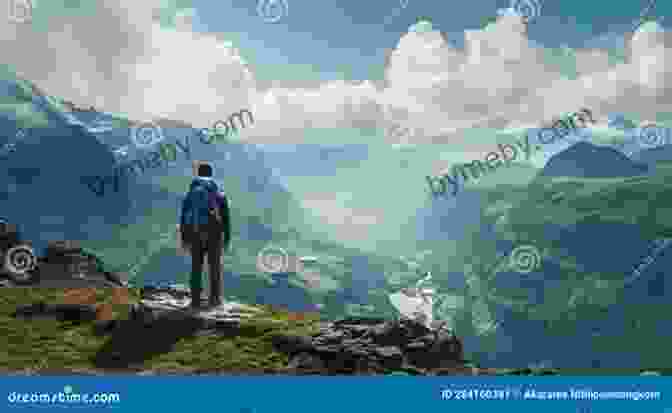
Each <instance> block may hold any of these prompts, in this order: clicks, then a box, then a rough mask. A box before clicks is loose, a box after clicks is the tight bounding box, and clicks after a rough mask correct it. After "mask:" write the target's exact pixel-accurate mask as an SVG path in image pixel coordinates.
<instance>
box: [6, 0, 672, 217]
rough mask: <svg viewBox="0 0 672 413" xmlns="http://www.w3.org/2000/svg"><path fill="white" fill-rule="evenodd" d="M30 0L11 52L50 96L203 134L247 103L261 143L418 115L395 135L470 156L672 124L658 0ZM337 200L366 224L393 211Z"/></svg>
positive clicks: (316, 137) (14, 29)
mask: <svg viewBox="0 0 672 413" xmlns="http://www.w3.org/2000/svg"><path fill="white" fill-rule="evenodd" d="M27 1H28V0H0V3H2V4H1V6H2V8H0V10H1V12H6V13H8V16H7V17H8V18H7V19H4V18H0V53H2V54H1V55H2V58H3V63H5V64H9V65H11V66H12V67H13V68H14V70H15V71H16V72H17V73H19V74H20V75H21V76H23V77H24V78H26V79H28V80H30V81H32V82H34V83H36V84H37V85H38V86H40V87H41V88H42V89H44V90H45V91H47V93H48V94H50V95H52V96H58V97H62V98H65V99H68V100H71V101H73V102H76V103H78V104H80V105H84V106H88V105H94V106H96V108H98V109H99V110H103V111H106V112H111V113H118V114H123V115H126V116H128V117H129V118H130V119H133V120H138V121H147V120H152V119H155V118H158V117H162V118H170V119H174V120H180V121H186V122H188V123H190V124H192V125H193V126H194V127H199V128H201V127H210V126H211V125H212V124H213V123H214V122H215V121H216V120H218V119H223V118H226V117H228V115H229V114H230V113H232V112H234V111H238V110H240V109H244V108H247V109H250V110H251V111H252V112H253V113H254V117H255V121H256V122H255V124H254V127H251V128H247V129H245V130H244V133H242V134H241V136H240V137H241V139H244V140H246V141H249V142H255V143H289V142H291V143H330V144H338V143H340V142H339V139H341V137H343V136H344V135H345V134H344V133H310V134H308V133H303V131H304V129H306V128H312V129H313V130H314V129H328V130H330V131H332V132H333V131H334V130H336V131H338V130H339V129H342V130H353V129H354V128H379V129H382V130H384V129H386V128H388V127H391V126H392V125H395V124H401V125H404V127H407V128H410V129H411V130H412V131H413V133H412V134H411V135H410V137H409V136H407V135H406V136H404V135H403V134H401V135H400V134H391V135H390V136H388V137H387V138H386V139H387V142H388V143H390V144H423V143H441V144H446V145H448V146H446V147H448V148H450V152H451V154H459V157H460V158H461V159H463V160H469V159H481V158H483V154H485V153H488V152H490V151H491V150H492V148H493V145H494V142H495V139H497V138H496V136H494V134H490V133H485V134H473V133H470V132H473V130H474V128H475V129H478V128H527V127H538V126H540V125H541V124H543V123H545V122H548V121H549V120H550V119H551V118H553V117H556V116H558V115H561V114H564V113H568V112H574V111H577V110H578V109H579V108H582V107H585V108H590V110H591V111H592V112H593V114H594V115H595V117H596V118H598V120H601V121H603V120H604V119H605V118H606V116H607V115H609V114H610V113H614V112H619V113H624V114H626V115H627V116H630V117H632V118H633V119H638V120H640V121H642V120H656V119H660V118H665V117H666V116H667V118H668V119H669V113H667V112H668V110H667V107H668V106H669V104H670V103H671V102H670V100H672V99H671V98H672V95H671V94H670V90H669V89H670V87H671V83H670V82H671V78H670V71H671V70H672V66H671V63H670V62H671V60H670V58H671V57H672V50H670V47H672V43H671V42H670V34H669V33H668V32H667V31H665V29H666V28H668V27H667V25H668V24H669V21H668V20H669V19H667V20H662V21H661V20H660V19H659V23H660V24H658V25H657V24H656V23H651V24H648V25H647V26H646V29H647V30H646V32H641V33H637V34H636V35H635V36H634V37H633V36H631V34H630V33H629V31H630V30H631V28H632V27H633V23H635V22H636V21H637V19H638V16H639V15H640V12H641V10H642V9H643V8H644V7H645V6H646V3H647V2H648V0H641V1H637V0H633V1H627V2H626V1H613V0H596V1H593V2H587V1H585V0H582V1H579V0H562V1H560V0H546V1H543V0H525V2H526V3H519V4H521V5H522V7H520V8H519V10H523V12H524V13H527V14H530V13H532V14H533V16H532V17H533V18H532V19H531V20H530V21H529V22H527V23H526V22H525V21H524V19H523V18H522V17H521V16H520V15H519V13H512V12H511V11H510V9H509V8H510V6H511V5H510V4H509V0H475V1H469V2H459V3H458V2H454V1H435V0H409V1H405V0H370V1H367V2H362V1H354V0H338V1H335V0H320V1H308V0H284V1H286V2H287V3H288V12H287V13H285V14H284V15H281V16H280V18H279V19H274V18H272V17H274V16H271V17H268V15H269V14H273V13H276V12H277V11H278V10H280V12H281V13H282V9H283V8H282V5H280V6H279V7H278V5H277V4H276V5H275V6H273V5H271V6H270V7H266V6H268V4H262V6H263V7H261V8H259V7H258V4H257V0H245V1H242V0H196V1H188V0H185V1H182V0H169V1H162V0H142V1H139V0H32V16H31V18H30V19H28V20H27V21H24V22H16V21H12V20H11V19H9V17H10V14H11V13H9V11H10V10H12V6H13V5H14V6H16V3H17V2H27ZM262 1H266V2H268V1H271V0H262ZM272 1H275V2H276V3H278V2H281V1H283V0H272ZM399 1H401V3H399ZM514 1H518V0H514ZM658 3H660V4H658V5H657V6H656V9H655V10H653V12H652V15H653V16H654V17H658V18H660V17H663V16H665V17H667V16H668V15H669V14H670V12H672V3H670V2H666V3H667V5H665V4H663V3H664V2H662V1H660V0H659V1H658ZM260 9H261V10H262V12H261V13H260V12H259V10H260ZM14 10H16V7H14ZM507 10H508V11H507ZM266 12H268V13H266ZM265 13H266V14H265ZM264 16H266V18H264ZM15 20H16V19H15ZM24 20H26V19H24ZM420 20H427V21H431V23H427V22H423V23H418V21H420ZM623 57H625V60H623ZM363 136H365V137H364V138H363V139H369V138H366V135H363ZM369 136H370V135H369ZM371 139H372V138H371ZM325 140H327V141H328V142H324V141H325ZM362 143H366V142H362ZM456 156H457V155H456ZM453 161H454V159H451V160H450V161H449V163H450V162H453ZM444 163H445V159H444V161H441V162H438V163H437V165H435V167H436V168H438V169H443V168H445V167H446V165H444ZM433 167H434V166H433ZM428 172H429V171H428ZM423 178H424V177H418V185H421V182H420V181H422V179H423ZM371 179H373V178H371ZM392 193H393V192H392ZM332 198H333V197H332ZM311 199H312V200H313V202H318V205H317V206H318V207H319V208H317V209H320V208H322V209H325V208H324V206H322V204H319V202H321V201H320V200H321V199H323V197H322V198H320V197H313V198H310V199H308V201H310V200H311ZM334 208H341V209H338V211H341V210H343V211H341V212H342V213H334V214H333V215H334V216H337V218H338V219H336V221H337V222H340V223H342V222H343V220H344V219H345V218H344V217H346V216H350V215H359V216H360V218H361V219H362V220H364V221H366V222H365V223H363V224H362V225H363V226H364V227H369V226H370V224H371V223H374V224H375V222H376V220H375V219H373V218H372V217H375V216H377V215H380V214H376V213H367V214H352V210H351V209H344V208H343V206H342V205H341V204H339V205H335V206H334ZM332 212H333V211H332ZM364 224H366V225H364ZM353 225H354V224H353Z"/></svg>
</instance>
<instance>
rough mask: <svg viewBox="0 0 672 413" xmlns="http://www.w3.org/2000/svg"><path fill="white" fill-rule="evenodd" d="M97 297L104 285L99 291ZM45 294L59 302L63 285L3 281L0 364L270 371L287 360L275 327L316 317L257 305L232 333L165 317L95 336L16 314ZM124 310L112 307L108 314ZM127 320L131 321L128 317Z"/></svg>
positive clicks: (300, 330)
mask: <svg viewBox="0 0 672 413" xmlns="http://www.w3.org/2000/svg"><path fill="white" fill-rule="evenodd" d="M97 294H98V296H99V297H98V298H99V300H98V302H102V301H103V300H105V299H106V298H109V296H110V294H111V293H110V291H103V290H101V291H98V292H97ZM39 300H44V301H45V302H47V303H62V302H64V292H63V291H62V290H60V291H59V290H53V289H52V290H34V289H27V288H16V289H14V288H5V289H2V296H0V371H5V372H9V371H13V372H19V371H20V372H26V373H31V372H32V373H36V374H49V373H51V372H55V373H58V372H64V371H65V372H82V373H86V372H106V373H112V372H134V371H154V372H156V373H178V374H179V373H208V372H212V373H215V372H226V373H228V374H235V373H263V372H266V373H272V372H274V371H276V370H278V369H280V368H282V367H283V366H284V365H286V363H287V356H286V355H284V354H282V353H279V352H276V351H274V349H273V348H272V346H271V342H270V338H271V336H272V335H274V334H276V333H281V332H282V333H296V334H309V333H310V332H311V329H312V328H314V327H316V321H317V316H316V315H314V316H313V315H310V314H308V315H306V316H305V318H304V319H303V320H300V319H299V320H296V319H295V318H296V317H295V316H294V315H293V314H292V313H288V312H285V311H281V310H278V309H271V308H263V307H262V309H263V310H264V313H262V314H261V315H260V316H257V317H256V318H255V319H254V320H252V321H247V322H244V323H243V324H242V325H241V328H240V331H239V332H238V333H237V335H236V336H231V337H224V336H215V335H209V336H208V335H198V334H196V329H195V328H194V327H193V325H189V324H185V323H176V322H174V321H171V322H169V323H170V325H169V326H168V325H164V326H163V327H167V328H162V326H160V325H159V326H156V327H154V326H153V327H151V328H144V327H129V328H123V327H122V328H120V329H119V330H120V331H115V332H114V333H113V334H112V335H107V336H96V335H95V334H94V332H93V329H92V323H84V324H80V325H75V324H73V323H68V322H61V321H58V320H55V319H50V318H35V319H32V320H24V319H16V318H13V317H11V313H12V312H13V311H14V310H15V309H16V306H17V305H21V304H29V303H32V302H35V301H39ZM127 315H128V310H127V309H124V308H117V309H116V310H115V314H114V316H115V318H118V319H122V320H123V319H126V318H127ZM129 325H130V323H129Z"/></svg>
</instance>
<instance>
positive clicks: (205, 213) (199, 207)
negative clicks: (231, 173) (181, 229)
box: [180, 178, 219, 226]
mask: <svg viewBox="0 0 672 413" xmlns="http://www.w3.org/2000/svg"><path fill="white" fill-rule="evenodd" d="M218 191H219V188H217V184H216V183H215V182H214V181H212V180H209V179H202V178H196V179H194V180H193V181H192V182H191V186H190V188H189V192H188V193H187V196H186V197H185V199H184V201H183V202H182V218H181V222H180V223H181V224H182V225H195V226H198V225H207V224H208V222H209V217H210V195H211V194H212V193H217V192H218Z"/></svg>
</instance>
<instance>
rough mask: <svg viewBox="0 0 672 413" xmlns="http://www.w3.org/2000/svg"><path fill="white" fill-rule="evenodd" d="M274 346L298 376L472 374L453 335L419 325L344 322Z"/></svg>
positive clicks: (276, 340) (281, 338)
mask: <svg viewBox="0 0 672 413" xmlns="http://www.w3.org/2000/svg"><path fill="white" fill-rule="evenodd" d="M273 344H274V346H275V347H276V348H277V349H278V350H280V351H282V352H285V353H288V354H289V355H290V362H289V365H288V366H287V370H288V372H292V373H297V374H380V373H386V372H391V371H405V372H408V373H410V374H439V373H440V372H441V371H452V374H455V373H456V372H459V371H462V372H469V373H471V368H470V367H468V366H467V364H466V362H465V360H464V353H463V348H462V342H461V341H460V340H459V339H458V338H457V337H456V336H455V335H454V334H453V333H452V332H450V331H447V330H438V331H434V330H430V329H429V328H427V327H425V326H424V325H422V324H420V323H418V322H416V321H414V320H407V319H402V320H384V319H376V318H347V319H341V320H337V321H334V322H333V323H330V324H327V325H324V326H322V328H321V329H320V332H319V333H317V334H315V335H313V336H311V337H301V336H287V335H282V336H276V337H274V339H273Z"/></svg>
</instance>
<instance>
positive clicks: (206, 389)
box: [0, 375, 672, 413]
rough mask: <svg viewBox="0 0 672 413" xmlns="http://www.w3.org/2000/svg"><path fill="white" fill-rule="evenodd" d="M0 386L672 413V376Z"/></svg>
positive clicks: (100, 400)
mask: <svg viewBox="0 0 672 413" xmlns="http://www.w3.org/2000/svg"><path fill="white" fill-rule="evenodd" d="M0 389H2V393H3V394H2V397H3V400H2V401H1V402H0V411H1V412H11V411H19V410H26V409H41V410H42V411H52V410H55V409H57V408H76V409H78V411H101V410H105V409H111V410H118V411H124V412H126V411H129V412H130V411H143V412H161V413H165V412H180V413H184V412H195V411H196V409H204V411H205V410H207V411H215V412H218V413H285V412H287V413H304V412H305V413H315V412H319V413H332V412H333V413H336V412H338V413H346V412H347V413H357V412H366V413H372V412H385V413H393V412H404V413H409V412H411V411H424V409H428V408H429V409H432V408H435V409H437V410H434V411H451V412H455V411H458V412H462V411H465V412H466V411H468V412H474V413H475V412H492V411H515V412H516V413H523V412H528V411H529V412H535V413H538V412H539V411H540V409H543V411H544V413H551V412H563V413H567V412H580V413H592V412H596V413H597V412H610V413H616V412H628V413H630V412H633V411H636V412H637V413H646V412H656V413H672V399H670V397H669V393H670V392H672V378H668V377H641V376H640V377H558V376H556V377H535V378H530V377H487V378H485V377H456V376H442V377H405V376H379V377H321V376H302V377H285V376H263V377H246V376H242V377H241V376H186V377H185V376H145V377H141V376H117V375H115V376H96V377H83V376H71V377H68V376H11V377H10V376H4V377H0ZM45 409H46V410H45Z"/></svg>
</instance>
